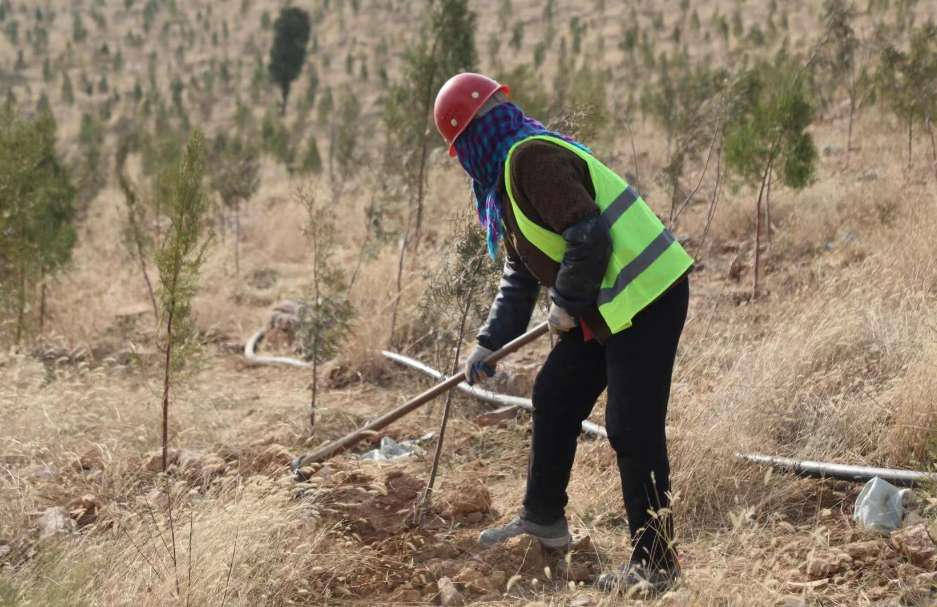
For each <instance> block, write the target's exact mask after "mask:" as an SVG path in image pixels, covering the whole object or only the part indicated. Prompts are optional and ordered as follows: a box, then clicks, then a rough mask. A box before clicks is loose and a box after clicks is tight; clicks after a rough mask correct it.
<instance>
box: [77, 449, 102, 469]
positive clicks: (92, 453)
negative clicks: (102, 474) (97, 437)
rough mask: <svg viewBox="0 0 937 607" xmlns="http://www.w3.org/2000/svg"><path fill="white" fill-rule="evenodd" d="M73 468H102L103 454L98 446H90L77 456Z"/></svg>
mask: <svg viewBox="0 0 937 607" xmlns="http://www.w3.org/2000/svg"><path fill="white" fill-rule="evenodd" d="M75 468H76V469H77V470H78V471H79V472H80V471H86V470H103V469H104V455H103V454H102V453H101V450H100V449H99V448H97V447H90V448H89V449H86V450H85V451H84V452H83V453H82V454H81V455H79V456H78V460H77V461H76V462H75Z"/></svg>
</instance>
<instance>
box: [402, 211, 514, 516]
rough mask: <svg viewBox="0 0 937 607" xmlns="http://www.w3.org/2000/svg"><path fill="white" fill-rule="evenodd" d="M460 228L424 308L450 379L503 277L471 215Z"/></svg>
mask: <svg viewBox="0 0 937 607" xmlns="http://www.w3.org/2000/svg"><path fill="white" fill-rule="evenodd" d="M455 222H456V225H457V226H458V227H457V228H456V229H457V230H458V232H457V234H458V236H457V237H456V238H455V239H454V240H455V242H454V243H453V246H451V247H449V251H450V252H449V254H448V255H447V256H446V257H445V258H443V260H442V262H441V263H440V264H439V267H438V268H437V269H436V271H435V272H434V276H433V278H432V279H431V280H430V285H429V288H428V289H426V292H425V295H424V298H423V301H422V302H421V303H420V312H421V315H422V317H423V318H424V320H425V321H426V324H427V325H428V326H431V327H433V335H432V337H433V339H432V343H433V344H434V345H435V347H436V350H437V354H441V356H440V358H442V359H444V360H445V359H448V360H445V363H444V365H445V366H444V368H445V367H448V368H449V370H450V371H449V373H450V375H455V374H456V373H457V372H458V369H459V361H460V360H461V359H462V345H463V341H464V339H465V330H466V326H467V324H468V322H467V321H468V319H469V317H472V318H473V320H474V321H475V322H481V321H482V320H484V318H485V316H486V315H487V312H488V307H489V305H490V302H491V299H492V298H493V297H494V290H495V288H496V286H497V284H498V279H497V277H498V276H499V275H500V265H499V264H498V263H497V262H496V261H495V260H492V259H491V258H490V257H488V253H487V249H486V246H485V235H484V233H483V232H482V231H481V230H479V229H478V227H477V225H476V223H475V221H474V219H473V218H472V217H471V216H470V213H466V212H465V211H462V212H459V213H457V214H456V216H455ZM452 395H453V391H450V392H449V393H448V394H447V395H446V400H445V404H444V405H443V412H442V419H441V421H440V425H439V432H438V433H437V435H436V448H435V450H434V453H433V461H432V466H431V468H430V473H429V480H428V481H427V483H426V488H425V489H424V490H423V494H422V496H421V498H420V500H419V501H418V502H417V506H416V510H415V512H414V521H413V522H414V523H415V524H417V525H419V524H421V523H422V520H423V518H424V516H425V514H426V512H427V511H428V510H429V508H430V507H431V505H432V494H433V488H434V486H435V482H436V475H437V472H438V469H439V461H440V456H441V454H442V448H443V442H444V440H445V438H446V425H447V422H448V420H449V412H450V407H451V405H452Z"/></svg>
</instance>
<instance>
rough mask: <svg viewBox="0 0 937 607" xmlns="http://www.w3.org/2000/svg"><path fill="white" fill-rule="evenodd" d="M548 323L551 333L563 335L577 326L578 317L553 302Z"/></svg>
mask: <svg viewBox="0 0 937 607" xmlns="http://www.w3.org/2000/svg"><path fill="white" fill-rule="evenodd" d="M547 324H549V325H550V333H553V334H554V335H561V334H563V333H567V332H569V331H572V330H573V329H575V328H576V319H575V318H573V317H572V316H570V314H569V312H567V311H566V310H564V309H563V308H561V307H560V306H558V305H556V303H551V304H550V314H549V315H548V316H547Z"/></svg>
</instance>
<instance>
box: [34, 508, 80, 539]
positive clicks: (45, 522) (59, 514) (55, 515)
mask: <svg viewBox="0 0 937 607" xmlns="http://www.w3.org/2000/svg"><path fill="white" fill-rule="evenodd" d="M74 529H75V521H73V520H72V519H71V517H69V516H68V511H66V510H65V508H62V507H61V506H54V507H52V508H46V509H45V511H43V513H42V515H41V516H40V517H39V539H40V540H45V539H48V538H50V537H53V536H55V535H58V534H61V533H68V532H70V531H73V530H74Z"/></svg>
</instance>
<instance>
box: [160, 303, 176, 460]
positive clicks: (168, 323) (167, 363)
mask: <svg viewBox="0 0 937 607" xmlns="http://www.w3.org/2000/svg"><path fill="white" fill-rule="evenodd" d="M175 307H176V305H175V301H172V302H170V305H169V313H168V315H167V319H166V358H165V360H164V365H165V368H164V370H163V440H162V443H163V472H166V468H168V467H169V380H170V367H171V366H172V318H173V314H174V312H175Z"/></svg>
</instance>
